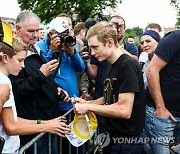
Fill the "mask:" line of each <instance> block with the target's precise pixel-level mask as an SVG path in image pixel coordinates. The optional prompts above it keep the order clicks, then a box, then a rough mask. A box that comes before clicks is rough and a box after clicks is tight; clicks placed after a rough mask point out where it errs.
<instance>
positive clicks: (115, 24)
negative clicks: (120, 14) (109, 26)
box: [113, 22, 119, 30]
mask: <svg viewBox="0 0 180 154" xmlns="http://www.w3.org/2000/svg"><path fill="white" fill-rule="evenodd" d="M113 24H114V26H115V28H116V29H117V30H118V29H119V23H117V22H113Z"/></svg>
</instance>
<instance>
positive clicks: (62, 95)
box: [58, 90, 66, 102]
mask: <svg viewBox="0 0 180 154" xmlns="http://www.w3.org/2000/svg"><path fill="white" fill-rule="evenodd" d="M65 97H66V94H65V93H64V92H63V91H62V90H61V93H60V94H59V95H58V100H59V101H60V102H63V101H64V99H65Z"/></svg>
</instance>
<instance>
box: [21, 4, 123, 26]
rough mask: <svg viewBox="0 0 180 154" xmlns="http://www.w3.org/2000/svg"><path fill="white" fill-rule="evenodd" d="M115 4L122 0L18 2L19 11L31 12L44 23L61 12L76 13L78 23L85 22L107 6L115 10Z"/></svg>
mask: <svg viewBox="0 0 180 154" xmlns="http://www.w3.org/2000/svg"><path fill="white" fill-rule="evenodd" d="M117 3H122V0H93V1H92V0H18V4H19V5H20V8H21V10H24V9H29V10H32V11H33V12H35V13H36V14H37V15H38V16H39V17H40V18H41V20H42V21H43V22H44V23H48V22H49V21H50V20H51V19H52V18H54V17H56V16H57V15H58V14H60V13H62V12H65V13H69V14H70V15H72V14H73V13H76V14H78V21H80V20H81V21H85V20H86V19H87V18H88V17H90V16H91V15H93V14H94V13H97V12H101V11H102V10H103V9H105V8H106V7H108V6H110V7H111V8H115V7H116V5H117Z"/></svg>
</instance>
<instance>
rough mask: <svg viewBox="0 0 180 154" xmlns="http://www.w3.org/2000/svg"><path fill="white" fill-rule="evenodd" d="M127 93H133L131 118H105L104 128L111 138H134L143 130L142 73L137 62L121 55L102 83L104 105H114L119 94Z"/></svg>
mask: <svg viewBox="0 0 180 154" xmlns="http://www.w3.org/2000/svg"><path fill="white" fill-rule="evenodd" d="M128 92H134V93H135V98H134V105H133V110H132V114H131V118H130V119H120V118H110V117H106V118H105V119H106V128H107V131H108V132H109V133H110V135H111V136H118V137H121V136H123V137H125V136H132V137H134V136H137V135H139V133H140V132H142V130H143V128H144V120H145V103H144V84H143V78H142V72H141V69H140V66H139V64H138V62H137V61H135V60H134V59H132V58H131V57H129V56H128V55H126V54H123V55H121V56H120V57H119V58H118V60H117V61H116V62H115V63H113V64H112V65H111V68H110V70H109V73H108V74H107V77H106V79H105V81H104V99H105V104H113V103H116V102H117V101H118V96H119V94H120V93H128ZM114 112H116V111H114Z"/></svg>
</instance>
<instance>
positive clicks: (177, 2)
mask: <svg viewBox="0 0 180 154" xmlns="http://www.w3.org/2000/svg"><path fill="white" fill-rule="evenodd" d="M171 5H172V6H174V7H175V8H176V10H177V11H178V13H177V22H176V27H177V28H180V0H171Z"/></svg>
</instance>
